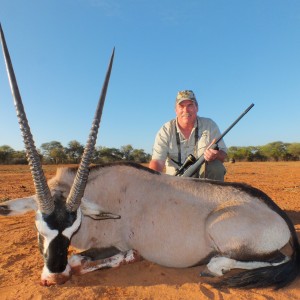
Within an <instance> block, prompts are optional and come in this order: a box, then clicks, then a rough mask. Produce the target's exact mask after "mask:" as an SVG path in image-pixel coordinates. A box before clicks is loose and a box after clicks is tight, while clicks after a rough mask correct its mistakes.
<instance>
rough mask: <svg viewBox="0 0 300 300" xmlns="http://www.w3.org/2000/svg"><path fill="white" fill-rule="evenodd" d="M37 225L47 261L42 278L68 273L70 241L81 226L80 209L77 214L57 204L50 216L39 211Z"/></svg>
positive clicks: (40, 242) (41, 246)
mask: <svg viewBox="0 0 300 300" xmlns="http://www.w3.org/2000/svg"><path fill="white" fill-rule="evenodd" d="M58 203H63V202H60V201H59V202H58ZM35 223H36V227H37V230H38V240H39V246H40V251H41V253H42V255H43V257H44V261H45V265H44V269H43V274H42V277H45V276H46V277H48V275H49V274H50V273H63V272H65V271H67V270H66V268H68V258H67V255H68V247H69V245H70V240H71V237H72V235H73V234H74V233H75V232H76V231H77V230H78V228H79V226H80V224H81V210H80V208H79V209H78V210H77V211H76V212H68V211H67V210H66V209H65V206H64V204H63V205H61V204H57V202H56V205H55V210H54V212H53V213H52V214H50V215H45V214H42V213H41V212H40V211H39V210H38V211H37V213H36V221H35ZM69 268H70V267H69ZM68 273H69V272H68ZM46 274H47V275H46Z"/></svg>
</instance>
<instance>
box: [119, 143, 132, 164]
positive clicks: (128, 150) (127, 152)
mask: <svg viewBox="0 0 300 300" xmlns="http://www.w3.org/2000/svg"><path fill="white" fill-rule="evenodd" d="M120 151H121V153H122V155H123V157H122V158H123V159H124V160H128V161H129V160H132V156H131V154H132V151H133V147H132V146H131V145H125V146H122V147H121V149H120Z"/></svg>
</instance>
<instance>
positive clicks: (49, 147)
mask: <svg viewBox="0 0 300 300" xmlns="http://www.w3.org/2000/svg"><path fill="white" fill-rule="evenodd" d="M41 149H42V154H43V157H44V161H45V162H47V163H54V164H58V163H63V162H64V161H65V159H66V153H65V149H64V147H63V146H62V144H61V143H60V142H57V141H52V142H49V143H44V144H42V145H41Z"/></svg>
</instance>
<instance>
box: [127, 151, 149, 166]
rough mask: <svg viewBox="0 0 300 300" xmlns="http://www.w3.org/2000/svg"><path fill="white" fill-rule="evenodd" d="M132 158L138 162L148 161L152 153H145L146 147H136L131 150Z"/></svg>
mask: <svg viewBox="0 0 300 300" xmlns="http://www.w3.org/2000/svg"><path fill="white" fill-rule="evenodd" d="M131 158H132V160H133V161H135V162H137V163H146V162H149V161H150V159H151V155H150V154H147V153H145V151H144V149H134V150H133V151H132V152H131Z"/></svg>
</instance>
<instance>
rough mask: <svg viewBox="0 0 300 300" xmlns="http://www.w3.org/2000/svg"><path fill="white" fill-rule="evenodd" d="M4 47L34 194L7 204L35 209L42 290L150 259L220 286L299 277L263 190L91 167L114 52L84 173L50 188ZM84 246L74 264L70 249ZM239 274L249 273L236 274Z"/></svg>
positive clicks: (284, 227) (297, 262)
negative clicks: (200, 268)
mask: <svg viewBox="0 0 300 300" xmlns="http://www.w3.org/2000/svg"><path fill="white" fill-rule="evenodd" d="M0 31H1V32H0V33H1V42H2V47H3V53H4V57H5V62H6V66H7V72H8V77H9V81H10V86H11V90H12V94H13V98H14V103H15V107H16V111H17V116H18V120H19V124H20V128H21V132H22V135H23V140H24V143H25V148H26V153H27V158H28V163H29V165H30V169H31V173H32V177H33V181H34V185H35V189H36V194H35V195H33V196H32V197H27V198H22V199H14V200H10V201H7V202H5V203H2V204H1V206H0V214H1V215H5V216H10V215H16V214H22V213H25V212H27V211H30V210H36V218H35V223H36V228H37V231H38V244H39V248H40V251H41V253H42V255H43V258H44V268H43V271H42V275H41V284H42V285H44V286H50V285H54V284H62V283H64V282H66V281H67V280H68V279H69V278H70V277H71V275H72V274H84V273H87V272H90V271H93V270H97V269H101V268H108V267H116V266H119V265H121V264H123V263H129V262H133V261H136V260H137V259H139V258H141V257H143V258H145V259H147V260H149V261H152V262H154V263H157V264H160V265H162V266H168V267H176V268H187V267H192V266H196V265H199V264H207V267H206V269H205V271H204V272H203V273H201V274H200V275H202V276H214V277H220V280H217V282H218V284H217V285H218V286H219V287H223V286H228V287H247V288H251V287H265V286H274V287H275V288H280V287H283V286H285V285H286V284H288V283H290V282H291V281H292V280H294V279H295V278H296V277H297V276H298V274H299V271H300V246H299V242H298V239H297V235H296V232H295V229H294V226H293V224H292V222H291V221H290V219H289V218H288V217H287V215H286V214H285V213H284V212H283V211H282V210H281V209H280V208H279V207H278V206H277V205H276V204H275V203H274V202H273V201H272V200H271V199H270V198H269V197H268V196H267V195H266V194H264V193H263V192H262V191H260V190H258V189H255V188H253V187H250V186H248V185H245V184H240V183H227V182H226V183H222V182H216V181H207V180H198V179H192V178H182V177H174V176H168V175H165V174H160V173H157V172H154V171H152V170H150V169H148V168H146V167H142V166H140V165H138V164H132V163H125V162H123V163H117V164H107V165H102V166H94V167H89V164H90V162H91V157H92V153H93V150H94V146H95V143H96V138H97V133H98V128H99V124H100V119H101V115H102V109H103V105H104V100H105V96H106V91H107V87H108V82H109V77H110V73H111V69H112V63H113V57H114V51H113V53H112V56H111V59H110V62H109V66H108V70H107V73H106V77H105V81H104V84H103V88H102V92H101V95H100V99H99V103H98V106H97V109H96V113H95V117H94V121H93V124H92V129H91V133H90V135H89V138H88V141H87V144H86V147H85V151H84V154H83V157H82V160H81V163H80V165H79V167H78V168H61V169H58V171H57V174H56V175H55V176H54V177H53V178H52V179H50V181H49V182H48V183H47V181H46V178H45V175H44V173H43V169H42V166H41V162H40V159H39V155H38V152H37V149H36V147H35V145H34V141H33V138H32V134H31V132H30V128H29V125H28V121H27V118H26V114H25V111H24V107H23V104H22V100H21V96H20V93H19V89H18V85H17V81H16V78H15V74H14V71H13V67H12V63H11V59H10V56H9V52H8V49H7V45H6V41H5V37H4V34H3V31H2V28H1V26H0ZM70 244H72V245H73V246H74V247H76V248H78V249H81V250H84V251H83V252H81V253H79V254H75V255H73V256H71V257H69V258H68V247H69V245H70ZM232 269H243V270H239V271H238V272H234V274H232V272H231V273H229V274H226V276H224V277H222V276H223V275H224V274H225V273H227V272H228V271H230V270H232Z"/></svg>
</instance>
